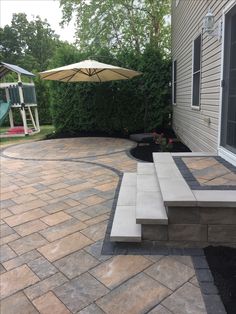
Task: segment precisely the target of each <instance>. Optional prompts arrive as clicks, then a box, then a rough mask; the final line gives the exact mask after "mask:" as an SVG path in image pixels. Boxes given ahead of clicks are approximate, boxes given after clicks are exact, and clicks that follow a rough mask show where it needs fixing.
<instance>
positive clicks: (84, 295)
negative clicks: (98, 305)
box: [54, 273, 109, 312]
mask: <svg viewBox="0 0 236 314" xmlns="http://www.w3.org/2000/svg"><path fill="white" fill-rule="evenodd" d="M54 292H55V294H56V295H57V297H58V298H59V299H60V300H62V302H63V303H64V304H65V305H66V306H67V307H68V308H69V309H70V310H71V311H72V312H75V311H79V310H81V309H82V308H84V307H86V306H87V305H89V304H90V303H92V302H94V301H95V300H97V299H98V298H100V297H102V296H103V295H105V294H107V293H108V292H109V290H108V289H107V288H105V287H104V286H103V285H102V284H101V283H99V282H98V281H97V280H96V279H94V278H93V277H92V276H91V275H89V274H88V273H86V274H83V275H81V276H79V277H77V278H76V279H73V280H71V281H70V282H68V283H65V284H64V285H62V286H61V287H58V288H56V289H54Z"/></svg>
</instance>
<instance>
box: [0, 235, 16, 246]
mask: <svg viewBox="0 0 236 314" xmlns="http://www.w3.org/2000/svg"><path fill="white" fill-rule="evenodd" d="M19 237H20V236H19V235H18V234H17V233H12V234H10V235H9V236H6V237H3V238H1V239H0V244H1V245H3V244H7V243H9V242H12V241H14V240H16V239H19Z"/></svg>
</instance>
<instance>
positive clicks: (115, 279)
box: [90, 255, 153, 289]
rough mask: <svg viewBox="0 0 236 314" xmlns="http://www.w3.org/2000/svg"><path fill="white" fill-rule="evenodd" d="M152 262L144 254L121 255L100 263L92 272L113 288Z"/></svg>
mask: <svg viewBox="0 0 236 314" xmlns="http://www.w3.org/2000/svg"><path fill="white" fill-rule="evenodd" d="M152 264H153V263H152V262H151V261H150V260H148V259H146V258H144V257H143V256H138V255H121V256H115V257H113V258H111V259H109V260H108V261H106V262H105V263H102V264H100V265H99V266H97V267H96V268H94V269H92V270H91V271H90V273H91V274H92V275H93V276H94V277H95V278H97V279H98V280H99V281H100V282H102V283H103V284H104V285H105V286H107V287H108V288H110V289H113V288H115V287H116V286H118V285H120V284H121V283H122V282H124V281H125V280H127V279H129V278H131V277H133V276H134V275H136V274H137V273H139V272H141V271H143V270H144V269H145V268H147V267H148V266H150V265H152Z"/></svg>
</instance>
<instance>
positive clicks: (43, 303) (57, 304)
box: [33, 291, 70, 314]
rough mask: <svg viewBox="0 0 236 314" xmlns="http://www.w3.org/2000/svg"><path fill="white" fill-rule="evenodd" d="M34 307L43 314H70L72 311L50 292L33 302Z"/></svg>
mask: <svg viewBox="0 0 236 314" xmlns="http://www.w3.org/2000/svg"><path fill="white" fill-rule="evenodd" d="M33 304H34V306H35V307H36V308H37V309H38V311H39V312H40V313H41V314H51V313H56V314H69V313H70V311H69V310H68V309H67V308H66V307H65V305H64V304H63V303H62V302H61V301H60V300H59V299H58V298H57V297H56V296H55V295H54V294H53V293H52V292H51V291H50V292H48V293H46V294H44V295H42V296H41V297H39V298H37V299H35V300H34V301H33Z"/></svg>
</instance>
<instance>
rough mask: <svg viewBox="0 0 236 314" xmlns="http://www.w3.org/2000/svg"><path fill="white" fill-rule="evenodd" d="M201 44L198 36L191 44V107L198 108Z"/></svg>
mask: <svg viewBox="0 0 236 314" xmlns="http://www.w3.org/2000/svg"><path fill="white" fill-rule="evenodd" d="M201 43H202V36H201V35H199V36H198V37H197V38H196V39H195V40H194V43H193V83H192V106H196V107H199V106H200V84H201Z"/></svg>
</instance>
